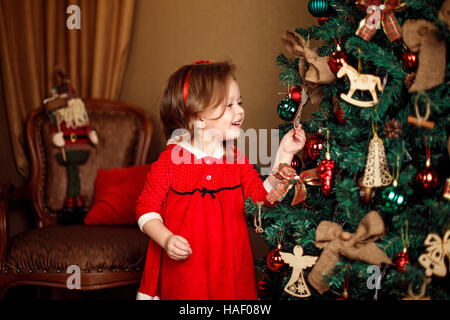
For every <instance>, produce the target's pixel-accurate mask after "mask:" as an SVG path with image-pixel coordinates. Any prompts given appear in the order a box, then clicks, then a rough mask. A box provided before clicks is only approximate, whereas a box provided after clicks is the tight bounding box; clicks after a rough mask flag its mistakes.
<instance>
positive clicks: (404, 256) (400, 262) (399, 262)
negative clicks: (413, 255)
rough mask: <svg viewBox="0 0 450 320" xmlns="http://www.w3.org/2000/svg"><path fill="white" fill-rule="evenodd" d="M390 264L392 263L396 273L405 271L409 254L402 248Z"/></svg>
mask: <svg viewBox="0 0 450 320" xmlns="http://www.w3.org/2000/svg"><path fill="white" fill-rule="evenodd" d="M392 262H393V263H394V267H395V270H396V271H397V272H400V271H405V270H406V266H407V265H408V263H409V254H408V252H407V251H406V248H404V249H403V251H402V252H400V253H399V254H397V255H396V256H395V258H394V259H393V261H392Z"/></svg>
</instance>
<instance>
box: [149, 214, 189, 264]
mask: <svg viewBox="0 0 450 320" xmlns="http://www.w3.org/2000/svg"><path fill="white" fill-rule="evenodd" d="M142 231H144V233H145V234H146V235H148V236H149V237H150V238H151V239H152V240H153V241H155V242H156V243H157V244H159V245H160V246H161V247H162V248H163V249H164V250H166V252H167V255H168V256H169V257H170V258H172V259H174V260H185V259H187V258H188V257H189V255H190V254H191V253H192V250H191V247H190V246H189V242H188V241H187V240H186V239H185V238H183V237H182V236H178V235H175V234H173V233H172V231H170V230H169V229H167V227H166V226H165V225H164V224H163V222H162V221H161V220H160V219H152V220H149V221H148V222H146V223H145V224H144V226H143V227H142Z"/></svg>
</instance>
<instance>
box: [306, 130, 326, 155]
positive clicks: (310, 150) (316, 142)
mask: <svg viewBox="0 0 450 320" xmlns="http://www.w3.org/2000/svg"><path fill="white" fill-rule="evenodd" d="M323 143H324V140H323V137H322V136H321V135H320V134H319V133H315V134H313V135H312V136H309V137H308V138H307V139H306V143H305V148H304V151H303V158H304V159H305V160H308V161H316V160H317V158H319V156H320V153H321V152H322V149H323Z"/></svg>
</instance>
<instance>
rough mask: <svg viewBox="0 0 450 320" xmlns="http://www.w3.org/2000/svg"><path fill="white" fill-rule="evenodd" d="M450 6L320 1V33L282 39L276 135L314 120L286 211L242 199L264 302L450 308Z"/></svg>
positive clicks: (427, 1)
mask: <svg viewBox="0 0 450 320" xmlns="http://www.w3.org/2000/svg"><path fill="white" fill-rule="evenodd" d="M449 8H450V0H446V1H439V0H402V1H395V0H386V1H384V0H358V1H356V2H355V1H353V0H350V1H345V0H310V1H309V4H308V9H309V11H310V13H311V14H312V15H314V16H316V17H318V25H317V26H311V27H309V28H298V29H295V30H293V31H287V32H286V33H285V34H284V35H282V42H283V44H284V46H285V48H286V52H284V53H282V54H280V55H279V56H278V57H277V59H276V63H277V64H278V65H279V66H280V67H281V72H280V81H281V82H282V83H283V84H284V85H286V86H288V87H289V89H290V90H289V92H290V94H289V95H288V96H287V97H286V98H285V99H283V100H282V101H281V102H280V105H279V106H278V109H277V112H278V114H279V116H280V118H281V119H282V120H284V122H282V123H281V124H280V125H279V129H280V138H282V136H283V135H284V134H286V132H288V131H289V130H290V129H291V128H292V127H293V126H294V125H295V122H296V120H298V119H299V117H300V116H301V109H302V107H303V105H304V104H305V102H306V100H308V99H309V100H310V102H311V103H312V104H313V105H314V108H315V112H313V113H312V115H311V117H310V118H308V119H300V122H301V124H302V126H303V129H304V130H305V132H306V133H307V135H308V139H307V142H306V145H305V148H304V150H303V152H302V155H301V156H302V160H303V167H302V165H301V163H300V165H298V162H299V160H300V159H299V158H294V159H295V160H296V162H297V163H295V164H294V163H292V164H289V165H291V166H292V167H295V166H296V168H294V169H296V174H298V176H297V177H295V179H294V177H293V176H292V171H291V175H289V174H285V175H279V178H280V179H284V180H283V181H284V182H285V184H284V187H286V195H285V196H284V198H282V201H281V203H280V204H279V205H276V206H275V207H274V208H269V207H267V206H262V207H261V206H260V205H258V204H257V203H254V202H253V201H251V200H250V199H248V200H246V210H247V212H248V213H249V224H251V225H253V224H254V223H255V224H256V225H257V224H258V215H259V219H260V224H261V227H262V229H260V230H259V231H260V235H261V236H262V237H263V238H264V240H265V241H266V243H267V244H268V246H269V248H270V249H271V250H272V251H271V252H270V253H269V255H268V257H267V259H259V260H258V261H257V262H256V266H257V269H258V270H259V271H263V272H265V274H266V277H265V278H264V282H260V283H259V285H260V288H259V289H260V294H261V297H262V298H268V299H300V298H305V299H316V300H317V299H357V300H370V299H379V300H383V299H384V300H394V299H395V300H396V299H404V298H408V297H409V298H414V299H419V298H425V299H427V298H430V299H450V277H449V276H448V272H447V268H448V267H450V266H449V263H450V261H449V259H450V239H449V238H450V203H449V198H450V195H449V192H450V191H449V177H450V172H449V152H450V150H449V149H450V145H449V141H450V140H448V133H449V129H450V125H449V111H450V99H449V80H450V62H449V61H450V60H449V59H448V52H449V43H450V32H449V24H450V22H449ZM313 39H314V40H320V41H321V42H320V43H322V44H323V45H322V46H321V47H319V48H317V49H314V48H311V47H310V41H311V40H313ZM287 185H292V186H293V187H291V188H290V189H288V188H287ZM297 193H298V194H297ZM299 194H302V197H303V198H302V199H301V201H300V202H298V200H297V202H295V203H293V199H294V198H295V199H297V196H298V195H299ZM300 247H301V248H300ZM301 249H303V250H301ZM302 255H303V256H302ZM314 257H317V258H314ZM305 287H306V288H305Z"/></svg>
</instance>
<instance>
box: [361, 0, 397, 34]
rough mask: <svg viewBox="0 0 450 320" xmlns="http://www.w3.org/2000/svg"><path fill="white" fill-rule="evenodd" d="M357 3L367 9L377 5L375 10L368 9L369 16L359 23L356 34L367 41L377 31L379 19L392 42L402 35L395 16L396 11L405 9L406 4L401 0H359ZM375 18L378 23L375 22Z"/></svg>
mask: <svg viewBox="0 0 450 320" xmlns="http://www.w3.org/2000/svg"><path fill="white" fill-rule="evenodd" d="M356 5H357V6H358V7H359V8H360V9H362V10H364V11H367V9H368V8H370V6H376V7H377V8H376V9H375V10H369V11H367V16H366V18H365V19H363V20H362V21H361V23H360V25H359V28H358V31H356V35H357V36H359V37H361V38H363V39H364V40H366V41H370V39H372V37H373V36H374V35H375V33H376V32H377V26H378V21H379V22H381V24H382V26H383V30H384V32H385V33H386V35H387V37H388V38H389V40H390V41H391V42H394V41H396V40H398V39H400V38H401V37H402V28H401V27H400V24H399V23H398V20H397V18H396V17H395V14H394V12H395V11H399V10H402V9H404V7H405V4H404V3H401V1H400V0H385V1H384V4H382V1H381V0H358V1H356ZM374 20H375V22H376V23H373V21H374Z"/></svg>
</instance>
